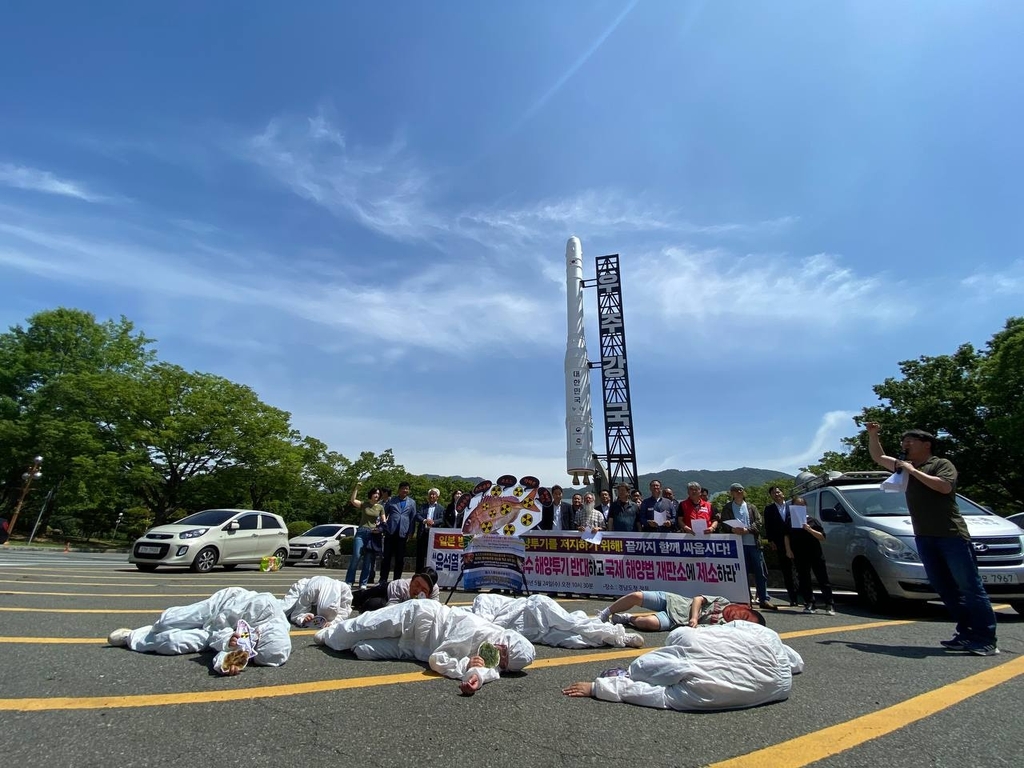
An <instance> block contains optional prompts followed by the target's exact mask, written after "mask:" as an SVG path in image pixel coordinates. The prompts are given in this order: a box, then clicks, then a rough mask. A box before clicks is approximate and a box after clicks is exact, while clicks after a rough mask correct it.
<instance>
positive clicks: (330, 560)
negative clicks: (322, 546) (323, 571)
mask: <svg viewBox="0 0 1024 768" xmlns="http://www.w3.org/2000/svg"><path fill="white" fill-rule="evenodd" d="M337 560H338V556H337V554H335V552H334V550H331V549H329V550H327V551H326V552H324V556H323V557H321V558H320V565H321V566H323V567H324V568H333V567H334V563H335V562H337Z"/></svg>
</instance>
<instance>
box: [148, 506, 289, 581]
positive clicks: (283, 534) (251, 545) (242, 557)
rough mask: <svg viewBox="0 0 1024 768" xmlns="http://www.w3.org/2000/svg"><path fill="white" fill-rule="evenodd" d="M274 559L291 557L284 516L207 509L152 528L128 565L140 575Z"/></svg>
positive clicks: (231, 566) (202, 570) (237, 510)
mask: <svg viewBox="0 0 1024 768" xmlns="http://www.w3.org/2000/svg"><path fill="white" fill-rule="evenodd" d="M268 555H274V556H277V557H281V558H287V556H288V528H287V527H286V526H285V524H284V519H283V518H282V517H281V516H280V515H275V514H272V513H270V512H260V511H259V510H254V509H207V510H205V511H203V512H196V513H195V514H194V515H189V516H188V517H183V518H182V519H181V520H178V521H177V522H176V523H171V524H169V525H158V526H156V527H155V528H150V529H149V530H148V531H146V532H145V533H144V534H143V535H142V536H141V537H140V538H139V539H137V540H136V541H135V544H134V545H133V546H132V551H131V553H130V554H129V555H128V562H129V563H135V567H136V568H138V569H139V570H140V571H155V570H156V568H157V566H159V565H171V566H174V565H177V566H188V567H189V568H191V569H192V571H193V572H195V573H206V572H208V571H209V570H210V569H211V568H213V566H215V565H217V564H218V563H219V564H220V565H223V566H224V568H225V569H227V570H230V569H232V568H234V567H235V566H236V565H239V564H240V563H259V562H260V561H261V560H262V559H263V558H264V557H267V556H268Z"/></svg>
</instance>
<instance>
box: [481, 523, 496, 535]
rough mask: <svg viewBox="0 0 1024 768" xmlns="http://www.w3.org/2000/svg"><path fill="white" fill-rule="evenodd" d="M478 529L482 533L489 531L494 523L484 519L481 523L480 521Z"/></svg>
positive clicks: (492, 528)
mask: <svg viewBox="0 0 1024 768" xmlns="http://www.w3.org/2000/svg"><path fill="white" fill-rule="evenodd" d="M480 530H481V531H482V532H484V533H490V532H491V531H493V530H494V523H492V522H491V521H490V520H484V521H483V522H482V523H480Z"/></svg>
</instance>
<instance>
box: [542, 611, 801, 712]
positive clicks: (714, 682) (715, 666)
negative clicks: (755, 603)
mask: <svg viewBox="0 0 1024 768" xmlns="http://www.w3.org/2000/svg"><path fill="white" fill-rule="evenodd" d="M803 669H804V661H803V659H802V658H801V657H800V654H799V653H797V652H796V651H794V650H793V649H792V648H790V647H789V646H787V645H784V644H783V642H782V639H781V638H780V637H779V636H778V634H777V633H776V632H774V631H773V630H771V629H768V628H767V627H763V626H761V625H760V624H754V623H752V622H749V621H735V622H732V623H730V624H719V625H715V626H711V627H700V628H699V629H698V628H694V627H680V628H679V629H677V630H675V631H674V632H672V634H670V635H669V636H668V640H667V641H666V645H665V647H664V648H658V649H656V650H654V651H651V652H650V653H645V654H644V655H643V656H640V657H639V658H638V659H636V660H635V661H633V663H632V664H630V665H629V667H628V668H627V669H612V670H607V671H606V672H604V673H603V674H602V676H600V677H598V678H597V679H596V680H594V681H593V682H578V683H572V684H571V685H568V686H566V687H565V688H563V689H562V693H563V694H565V695H566V696H571V697H576V698H581V697H593V698H595V699H601V700H603V701H618V702H624V703H626V704H636V705H639V706H642V707H654V708H657V709H675V710H681V711H687V710H715V709H719V710H720V709H743V708H745V707H756V706H759V705H761V704H767V703H769V702H772V701H782V700H784V699H787V698H789V694H790V691H791V690H792V687H793V675H795V674H799V673H800V672H802V671H803Z"/></svg>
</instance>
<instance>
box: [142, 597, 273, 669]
mask: <svg viewBox="0 0 1024 768" xmlns="http://www.w3.org/2000/svg"><path fill="white" fill-rule="evenodd" d="M239 619H244V620H245V621H246V622H248V623H249V624H250V625H251V626H252V627H254V628H256V629H257V630H258V631H259V633H260V639H259V644H258V645H257V646H256V655H255V656H254V657H253V658H252V659H251V660H250V662H249V663H251V664H260V665H263V666H267V667H279V666H281V665H282V664H284V663H285V662H286V661H288V657H289V656H290V655H291V652H292V641H291V637H289V635H288V632H289V626H288V619H287V618H286V617H285V615H284V611H282V610H281V601H280V600H278V599H277V598H276V597H274V596H273V595H272V594H270V593H269V592H251V591H249V590H248V589H242V587H228V588H227V589H222V590H220V591H219V592H214V593H213V594H212V595H211V596H210V597H208V598H207V599H205V600H203V601H201V602H198V603H193V604H192V605H180V606H176V607H174V608H168V609H167V610H166V611H164V612H163V613H162V614H160V618H159V619H157V620H156V623H155V624H152V625H151V626H148V627H139V628H138V629H133V630H132V633H131V635H130V636H129V637H128V647H129V648H131V649H132V650H133V651H139V652H140V653H158V654H161V655H163V656H173V655H176V654H181V653H199V652H200V651H204V650H206V649H208V648H212V649H213V650H215V651H217V652H218V653H217V656H216V657H215V658H214V660H213V668H214V670H217V671H220V670H221V662H222V661H223V658H224V656H225V655H226V654H227V652H228V651H229V650H230V649H229V648H228V641H229V640H230V639H231V635H232V634H234V631H235V627H236V626H237V625H238V621H239Z"/></svg>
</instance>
